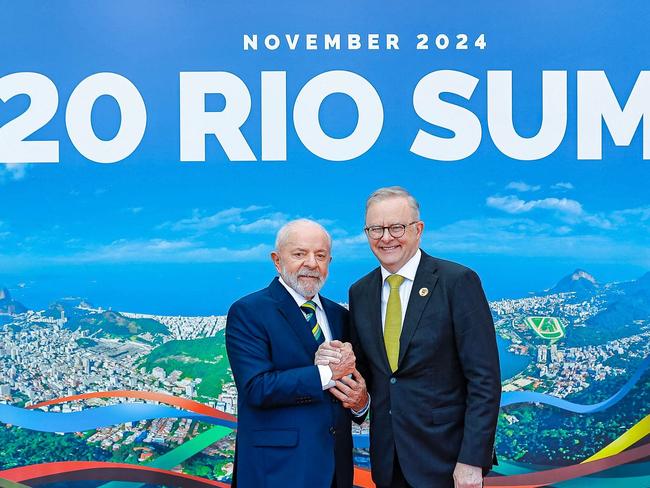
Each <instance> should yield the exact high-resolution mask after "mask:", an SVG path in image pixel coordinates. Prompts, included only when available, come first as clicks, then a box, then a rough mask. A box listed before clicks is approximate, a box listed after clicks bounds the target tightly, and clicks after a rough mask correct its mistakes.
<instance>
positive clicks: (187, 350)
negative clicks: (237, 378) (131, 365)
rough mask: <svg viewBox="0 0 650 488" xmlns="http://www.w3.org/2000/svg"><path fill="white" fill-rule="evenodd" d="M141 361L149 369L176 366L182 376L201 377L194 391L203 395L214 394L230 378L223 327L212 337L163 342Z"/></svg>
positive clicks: (175, 368) (217, 393)
mask: <svg viewBox="0 0 650 488" xmlns="http://www.w3.org/2000/svg"><path fill="white" fill-rule="evenodd" d="M141 365H142V366H144V367H145V368H147V370H148V371H151V370H152V369H153V368H155V367H157V366H158V367H160V368H163V369H164V370H165V373H167V374H169V373H171V372H172V371H174V370H178V371H182V372H183V377H184V378H201V379H202V382H201V384H199V385H198V389H197V392H198V394H199V396H203V397H210V398H216V397H217V396H219V394H220V393H221V388H222V386H223V384H224V383H227V382H231V381H232V376H231V374H230V372H229V370H228V368H229V367H230V365H229V364H228V357H227V356H226V343H225V337H224V331H220V332H219V333H218V334H217V335H216V336H215V337H204V338H201V339H192V340H186V341H169V342H166V343H165V344H162V345H161V346H158V347H157V348H155V349H154V350H153V351H151V353H149V355H147V356H146V357H145V358H144V360H143V361H142V363H141Z"/></svg>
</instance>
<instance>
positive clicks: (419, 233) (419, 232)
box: [415, 220, 424, 239]
mask: <svg viewBox="0 0 650 488" xmlns="http://www.w3.org/2000/svg"><path fill="white" fill-rule="evenodd" d="M415 229H416V230H417V236H418V239H419V238H420V237H422V232H424V222H422V221H421V220H420V221H419V222H418V223H417V224H415Z"/></svg>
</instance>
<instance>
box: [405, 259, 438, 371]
mask: <svg viewBox="0 0 650 488" xmlns="http://www.w3.org/2000/svg"><path fill="white" fill-rule="evenodd" d="M435 271H436V264H435V260H434V259H433V258H432V257H431V256H429V255H428V254H426V253H424V251H423V252H422V258H421V259H420V264H419V266H418V270H417V272H416V273H415V280H414V281H413V287H412V288H411V296H410V297H409V302H408V306H407V308H406V316H405V317H404V324H403V325H402V333H401V335H400V340H399V359H398V362H397V364H398V369H399V365H400V364H401V363H402V359H404V355H405V354H406V350H407V349H408V346H409V344H410V342H411V338H412V337H413V334H414V332H415V330H416V329H417V327H418V324H419V323H420V317H422V312H423V311H424V307H426V305H427V303H428V302H429V298H431V295H432V294H433V289H434V287H435V286H436V283H437V282H438V275H437V273H436V272H435ZM425 288H426V290H427V293H426V294H424V296H423V295H422V294H420V290H423V289H425Z"/></svg>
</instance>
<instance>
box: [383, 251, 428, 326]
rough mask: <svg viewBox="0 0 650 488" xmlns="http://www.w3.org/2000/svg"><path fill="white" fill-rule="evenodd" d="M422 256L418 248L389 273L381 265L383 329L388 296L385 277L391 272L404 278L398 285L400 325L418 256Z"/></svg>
mask: <svg viewBox="0 0 650 488" xmlns="http://www.w3.org/2000/svg"><path fill="white" fill-rule="evenodd" d="M421 257H422V251H420V250H419V249H418V250H417V252H416V253H415V254H414V255H413V257H412V258H411V259H409V260H408V261H407V262H406V264H405V265H404V266H402V267H401V268H400V269H399V270H398V271H397V272H396V273H391V272H390V271H388V270H387V269H386V268H384V267H383V266H382V267H381V279H382V283H383V285H382V287H381V328H382V330H383V329H384V327H385V325H386V305H387V304H388V296H389V295H390V285H389V284H388V281H387V280H386V278H388V277H389V276H390V275H392V274H398V275H400V276H403V277H404V278H405V279H404V281H403V282H402V284H401V285H400V287H399V300H400V303H401V305H402V326H403V325H404V317H406V307H407V306H408V303H409V297H410V296H411V289H412V288H413V281H415V273H416V272H417V270H418V266H419V265H420V258H421Z"/></svg>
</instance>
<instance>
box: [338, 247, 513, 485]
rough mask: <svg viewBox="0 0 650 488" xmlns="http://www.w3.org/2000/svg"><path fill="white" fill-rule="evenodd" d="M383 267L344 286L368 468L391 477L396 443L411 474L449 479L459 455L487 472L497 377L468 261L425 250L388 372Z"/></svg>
mask: <svg viewBox="0 0 650 488" xmlns="http://www.w3.org/2000/svg"><path fill="white" fill-rule="evenodd" d="M381 287H382V279H381V271H380V269H379V268H377V269H375V270H374V271H372V272H371V273H369V274H368V275H366V276H364V277H363V278H361V279H360V280H359V281H358V282H357V283H355V284H354V285H352V287H351V288H350V332H351V335H352V344H353V347H354V352H355V355H356V357H357V367H358V369H359V371H360V372H361V374H362V375H363V376H364V378H365V379H366V383H367V385H368V391H369V392H370V395H371V397H372V402H371V404H370V415H371V418H370V431H371V432H370V461H371V464H372V477H373V479H374V481H375V483H377V484H378V485H380V486H389V485H390V482H391V476H392V472H393V459H394V456H395V451H397V456H398V459H399V462H400V466H401V468H402V471H403V472H404V476H405V478H406V480H407V481H408V483H409V484H410V485H411V486H417V487H425V486H427V487H429V486H430V487H435V488H446V487H451V488H453V486H454V482H453V479H452V473H453V470H454V467H455V465H456V462H457V461H460V462H462V463H465V464H470V465H473V466H481V467H482V468H483V469H484V471H487V470H489V469H490V467H491V466H492V463H493V462H494V461H495V458H494V448H493V446H494V436H495V431H496V424H497V416H498V413H499V399H500V395H501V380H500V373H499V355H498V350H497V344H496V336H495V331H494V324H493V322H492V315H491V313H490V308H489V307H488V303H487V300H486V299H485V295H484V293H483V289H482V287H481V282H480V280H479V278H478V276H477V275H476V273H474V272H473V271H472V270H470V269H468V268H466V267H464V266H461V265H459V264H456V263H452V262H449V261H444V260H442V259H436V258H433V257H431V256H428V255H427V254H425V253H424V252H423V253H422V258H421V260H420V265H419V266H418V270H417V273H416V275H415V281H414V282H413V288H412V290H411V296H410V298H409V302H408V308H407V309H406V317H405V318H404V324H403V327H402V333H401V336H400V350H399V360H398V367H397V371H395V373H392V372H391V370H390V367H389V364H388V359H387V356H386V348H385V345H384V339H383V331H382V320H381Z"/></svg>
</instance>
